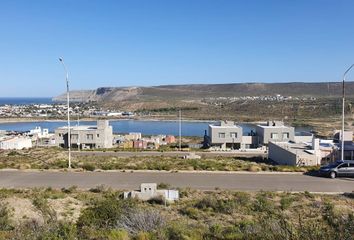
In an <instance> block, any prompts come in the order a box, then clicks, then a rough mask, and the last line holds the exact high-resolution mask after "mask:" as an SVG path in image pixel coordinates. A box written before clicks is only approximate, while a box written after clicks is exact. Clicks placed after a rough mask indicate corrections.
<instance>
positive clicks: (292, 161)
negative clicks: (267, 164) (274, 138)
mask: <svg viewBox="0 0 354 240" xmlns="http://www.w3.org/2000/svg"><path fill="white" fill-rule="evenodd" d="M268 158H270V159H271V160H273V161H275V162H276V163H278V164H280V165H290V166H296V155H295V154H294V153H292V152H289V151H288V150H286V149H284V148H282V147H280V146H278V145H276V144H274V143H272V142H269V144H268Z"/></svg>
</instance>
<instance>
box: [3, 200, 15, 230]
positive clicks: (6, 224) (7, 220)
mask: <svg viewBox="0 0 354 240" xmlns="http://www.w3.org/2000/svg"><path fill="white" fill-rule="evenodd" d="M12 228H13V227H12V223H11V220H10V213H9V209H8V208H7V206H6V205H5V204H3V203H2V204H1V205H0V231H7V230H11V229H12Z"/></svg>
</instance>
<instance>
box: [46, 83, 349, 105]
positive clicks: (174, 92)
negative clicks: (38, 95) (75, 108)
mask: <svg viewBox="0 0 354 240" xmlns="http://www.w3.org/2000/svg"><path fill="white" fill-rule="evenodd" d="M275 94H280V95H283V96H293V97H294V96H312V97H339V96H341V94H342V84H341V83H338V82H331V83H326V82H318V83H304V82H292V83H230V84H190V85H163V86H155V87H125V88H121V87H102V88H98V89H96V90H80V91H71V92H70V99H71V100H72V101H78V102H89V101H96V102H102V103H112V102H121V101H130V100H140V101H145V100H146V101H151V100H164V99H168V100H173V99H176V100H178V99H184V100H188V99H202V98H207V97H233V96H234V97H240V96H266V95H275ZM346 94H347V95H348V96H354V82H348V83H346ZM65 100H66V94H65V93H64V94H62V95H60V96H57V97H54V98H53V101H65Z"/></svg>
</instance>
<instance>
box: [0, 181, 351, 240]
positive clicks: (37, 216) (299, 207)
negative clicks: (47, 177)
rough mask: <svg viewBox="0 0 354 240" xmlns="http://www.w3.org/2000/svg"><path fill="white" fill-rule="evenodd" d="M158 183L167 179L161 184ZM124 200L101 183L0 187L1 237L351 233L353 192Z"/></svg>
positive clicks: (190, 194)
mask: <svg viewBox="0 0 354 240" xmlns="http://www.w3.org/2000/svg"><path fill="white" fill-rule="evenodd" d="M160 186H161V187H165V188H166V187H167V188H168V187H169V186H166V184H160ZM163 203H164V201H163V200H161V199H155V200H152V201H150V202H140V201H138V200H122V199H121V192H120V191H112V190H110V189H105V188H104V187H103V186H99V187H96V188H93V189H90V191H79V190H77V189H76V188H75V187H71V188H63V189H61V190H55V189H50V188H48V189H27V190H25V189H24V190H7V189H2V190H0V221H1V224H0V238H1V239H21V240H22V239H122V240H128V239H176V240H177V239H178V240H180V239H195V240H197V239H269V240H270V239H294V240H297V239H299V240H300V239H352V237H353V235H354V215H353V214H354V199H353V194H346V195H317V194H310V193H307V192H304V193H297V194H292V193H272V192H257V193H246V192H233V191H210V192H202V191H192V190H188V189H180V200H179V201H177V202H176V203H172V204H168V205H167V206H165V205H164V204H163Z"/></svg>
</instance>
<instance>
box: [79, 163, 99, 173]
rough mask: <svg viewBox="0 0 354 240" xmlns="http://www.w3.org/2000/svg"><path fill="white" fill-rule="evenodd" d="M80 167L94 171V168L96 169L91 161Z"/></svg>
mask: <svg viewBox="0 0 354 240" xmlns="http://www.w3.org/2000/svg"><path fill="white" fill-rule="evenodd" d="M82 168H83V169H84V170H86V171H91V172H92V171H95V169H96V167H95V165H93V164H92V163H84V164H83V165H82Z"/></svg>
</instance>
